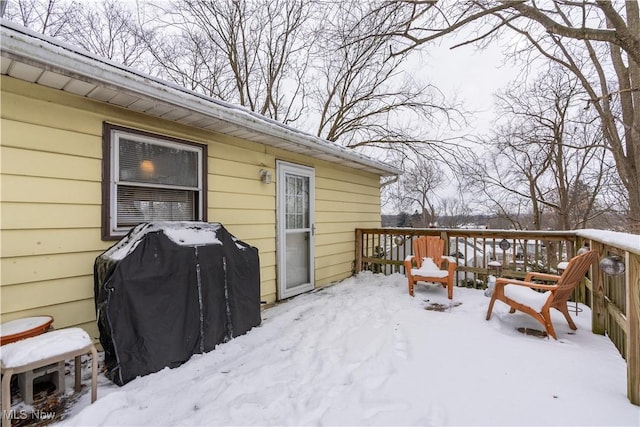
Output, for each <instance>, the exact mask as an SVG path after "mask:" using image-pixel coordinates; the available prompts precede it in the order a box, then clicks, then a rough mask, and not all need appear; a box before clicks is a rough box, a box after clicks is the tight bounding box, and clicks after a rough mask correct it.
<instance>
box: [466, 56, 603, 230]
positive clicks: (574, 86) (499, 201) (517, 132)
mask: <svg viewBox="0 0 640 427" xmlns="http://www.w3.org/2000/svg"><path fill="white" fill-rule="evenodd" d="M581 95H582V91H581V89H580V87H579V83H578V81H577V79H576V78H575V76H572V75H571V74H569V73H568V72H566V71H564V70H563V69H561V68H559V67H557V66H556V67H553V68H552V69H551V70H550V71H549V72H544V73H543V75H542V77H540V78H539V79H537V80H535V81H533V82H532V84H530V85H527V86H521V85H514V86H512V87H511V88H510V89H508V90H506V91H505V92H504V93H502V94H501V95H500V96H499V97H498V105H499V114H500V115H501V116H502V117H503V122H505V123H503V124H502V125H500V126H499V127H498V130H497V131H496V132H495V135H493V136H491V137H490V139H489V140H488V141H486V142H485V146H487V147H488V148H489V150H490V155H489V156H488V157H487V158H485V159H478V161H477V162H473V163H469V164H468V165H467V170H466V171H464V173H465V174H466V176H467V177H468V179H469V180H471V182H472V183H473V185H474V186H475V187H477V188H481V189H482V192H483V193H484V196H486V197H488V198H489V199H490V200H491V201H492V203H493V204H494V205H495V206H496V207H497V209H498V211H499V212H500V213H501V214H502V215H505V216H509V215H512V216H514V218H513V220H512V222H513V223H514V224H516V223H518V222H519V221H521V219H522V214H523V212H526V211H528V212H530V213H531V221H532V224H531V227H532V228H535V229H545V228H554V229H560V230H568V229H575V228H583V227H584V226H585V225H586V224H587V223H589V221H590V220H592V219H593V218H594V217H596V216H598V215H599V214H601V213H602V212H603V209H602V208H601V206H600V205H599V203H598V200H599V197H600V193H601V189H602V187H603V185H604V184H605V183H607V182H608V181H607V179H608V176H607V175H606V173H605V165H606V164H607V161H606V160H607V159H606V154H607V152H606V150H605V149H604V144H603V143H602V133H601V132H600V130H601V128H600V127H599V126H597V125H594V123H593V122H594V119H593V115H591V116H590V115H589V114H588V113H589V112H586V111H584V109H583V108H582V106H581V102H579V100H580V96H581ZM518 225H519V226H520V227H522V224H518Z"/></svg>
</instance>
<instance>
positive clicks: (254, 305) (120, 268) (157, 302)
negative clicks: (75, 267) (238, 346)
mask: <svg viewBox="0 0 640 427" xmlns="http://www.w3.org/2000/svg"><path fill="white" fill-rule="evenodd" d="M94 291H95V303H96V312H97V319H98V328H99V330H100V343H101V344H102V347H103V349H104V352H105V367H106V375H107V377H109V378H110V379H111V380H112V381H113V382H115V383H116V384H118V385H123V384H126V383H127V382H129V381H131V380H132V379H134V378H136V377H137V376H141V375H146V374H150V373H152V372H157V371H159V370H161V369H163V368H165V367H170V368H173V367H176V366H179V365H181V364H183V363H184V362H186V361H187V360H189V358H190V357H191V356H192V355H193V354H196V353H204V352H207V351H211V350H213V349H214V347H215V346H216V345H217V344H220V343H222V342H225V341H228V340H230V339H231V338H233V337H236V336H238V335H242V334H244V333H246V332H247V331H248V330H249V329H251V328H252V327H254V326H257V325H259V324H260V322H261V318H260V264H259V259H258V250H257V249H256V248H254V247H252V246H249V245H247V244H246V243H243V242H241V241H239V240H237V239H236V238H235V237H234V236H232V235H231V234H229V232H228V231H227V230H226V229H225V228H224V227H223V226H222V225H221V224H217V223H203V222H152V223H144V224H140V225H138V226H137V227H135V228H134V229H133V230H131V232H129V234H127V236H125V237H124V238H123V239H122V240H120V241H119V242H118V243H117V244H115V245H114V246H112V247H111V248H110V249H108V250H107V251H106V252H104V253H103V254H101V255H100V256H99V257H97V258H96V261H95V264H94Z"/></svg>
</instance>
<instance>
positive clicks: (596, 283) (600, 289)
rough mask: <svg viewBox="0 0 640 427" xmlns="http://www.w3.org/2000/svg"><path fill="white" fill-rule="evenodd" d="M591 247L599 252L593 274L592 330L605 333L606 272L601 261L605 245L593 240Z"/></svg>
mask: <svg viewBox="0 0 640 427" xmlns="http://www.w3.org/2000/svg"><path fill="white" fill-rule="evenodd" d="M591 249H593V250H595V251H596V252H597V253H598V260H597V261H598V262H596V263H595V264H593V274H592V275H591V280H592V282H591V330H592V332H593V333H594V334H599V335H604V334H605V332H606V316H607V311H606V310H607V307H606V304H605V299H604V297H605V291H604V283H605V277H604V273H603V272H602V270H601V269H600V264H599V261H600V260H601V259H602V258H603V257H604V255H605V253H604V245H603V244H602V243H600V242H594V241H592V242H591Z"/></svg>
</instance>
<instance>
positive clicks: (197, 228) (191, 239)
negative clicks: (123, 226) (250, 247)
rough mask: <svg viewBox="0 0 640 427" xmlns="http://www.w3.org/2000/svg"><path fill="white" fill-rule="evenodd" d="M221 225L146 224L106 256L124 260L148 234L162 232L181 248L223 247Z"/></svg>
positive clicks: (172, 222) (177, 222) (107, 252)
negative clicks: (220, 238) (219, 233)
mask: <svg viewBox="0 0 640 427" xmlns="http://www.w3.org/2000/svg"><path fill="white" fill-rule="evenodd" d="M219 229H220V224H218V223H209V222H194V221H188V222H187V221H155V222H145V223H142V224H139V225H137V226H136V227H134V228H133V229H132V230H131V231H130V232H129V234H128V235H127V236H126V238H124V239H122V240H121V241H120V242H118V243H117V244H116V245H114V246H112V247H111V248H109V250H107V251H106V252H105V253H104V256H105V257H107V258H109V259H112V260H121V259H124V257H126V256H127V255H128V254H129V253H131V252H133V250H134V249H135V248H136V246H138V244H139V243H140V242H141V241H142V238H143V237H144V236H145V235H146V234H148V233H155V232H158V231H162V232H163V233H164V234H165V236H167V237H168V238H169V239H171V240H172V241H173V242H174V243H176V244H178V245H181V246H203V245H213V244H216V245H221V244H222V242H221V241H220V240H218V238H217V235H216V232H217V231H218V230H219Z"/></svg>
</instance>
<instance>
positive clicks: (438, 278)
mask: <svg viewBox="0 0 640 427" xmlns="http://www.w3.org/2000/svg"><path fill="white" fill-rule="evenodd" d="M443 252H444V240H442V239H441V238H439V237H436V236H423V237H418V238H417V239H415V240H414V241H413V255H409V256H407V257H406V258H405V260H404V267H405V272H406V274H407V280H408V282H409V295H411V296H414V293H413V288H414V286H415V284H416V283H417V282H419V281H420V282H435V283H442V286H443V287H446V288H447V296H448V297H449V299H452V298H453V279H454V275H455V271H456V267H457V263H456V259H455V258H453V257H449V256H443ZM414 265H415V266H414Z"/></svg>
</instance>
